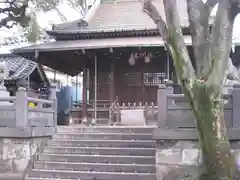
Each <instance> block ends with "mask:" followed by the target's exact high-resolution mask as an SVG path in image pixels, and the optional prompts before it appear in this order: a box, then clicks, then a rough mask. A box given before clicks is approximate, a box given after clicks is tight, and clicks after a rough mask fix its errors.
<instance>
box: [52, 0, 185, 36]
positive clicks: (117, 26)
mask: <svg viewBox="0 0 240 180" xmlns="http://www.w3.org/2000/svg"><path fill="white" fill-rule="evenodd" d="M97 1H98V0H96V2H95V4H94V5H93V7H92V9H93V8H94V12H93V13H92V12H91V9H90V10H89V13H92V15H91V17H90V18H85V19H84V18H83V19H84V20H86V22H87V25H86V24H85V25H84V21H83V20H78V21H73V22H70V23H66V24H60V25H55V26H54V30H53V31H55V32H62V33H73V32H74V33H76V32H80V33H84V32H100V31H107V32H108V31H127V30H144V29H146V30H148V29H156V25H155V23H154V22H153V20H152V19H151V18H150V17H149V16H148V14H147V13H145V12H144V11H143V1H142V0H99V1H101V2H97ZM153 1H154V3H156V4H157V7H159V9H158V11H159V12H160V13H161V14H162V16H163V18H165V15H164V8H163V2H162V1H163V0H153ZM97 3H99V4H97ZM177 3H178V8H179V15H180V17H181V24H182V26H183V27H188V24H189V23H188V18H187V17H188V16H187V5H186V0H177ZM94 6H95V7H94ZM86 16H88V15H86Z"/></svg>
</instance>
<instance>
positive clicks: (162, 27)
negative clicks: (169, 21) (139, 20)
mask: <svg viewBox="0 0 240 180" xmlns="http://www.w3.org/2000/svg"><path fill="white" fill-rule="evenodd" d="M143 11H145V12H146V13H147V14H148V15H149V16H150V17H151V18H152V20H153V21H154V22H155V24H156V25H157V27H158V29H159V31H160V34H161V36H162V38H163V39H164V40H165V41H167V39H168V29H167V25H166V23H165V22H164V20H163V18H162V16H161V15H160V13H159V12H158V10H157V8H156V5H154V3H153V1H152V0H147V1H145V2H144V4H143Z"/></svg>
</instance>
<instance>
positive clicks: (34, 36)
mask: <svg viewBox="0 0 240 180" xmlns="http://www.w3.org/2000/svg"><path fill="white" fill-rule="evenodd" d="M42 33H43V32H42V30H41V27H40V26H39V24H38V22H37V18H36V15H35V14H34V15H33V16H32V18H31V21H30V23H29V26H28V27H27V28H25V32H24V35H25V37H26V38H27V40H28V41H29V42H31V43H34V42H36V41H37V40H39V39H41V34H42Z"/></svg>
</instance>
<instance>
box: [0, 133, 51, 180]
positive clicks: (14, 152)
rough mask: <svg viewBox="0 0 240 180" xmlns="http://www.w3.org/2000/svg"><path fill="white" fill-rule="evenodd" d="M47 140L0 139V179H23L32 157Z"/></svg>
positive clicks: (41, 138) (42, 138) (39, 138)
mask: <svg viewBox="0 0 240 180" xmlns="http://www.w3.org/2000/svg"><path fill="white" fill-rule="evenodd" d="M49 138H50V137H38V138H0V179H1V180H3V179H4V180H6V179H9V180H15V179H23V176H24V174H25V171H26V169H27V168H28V166H31V162H32V160H33V159H34V155H35V154H36V152H39V151H40V149H41V147H43V146H44V145H45V144H46V141H47V140H48V139H49Z"/></svg>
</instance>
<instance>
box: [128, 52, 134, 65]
mask: <svg viewBox="0 0 240 180" xmlns="http://www.w3.org/2000/svg"><path fill="white" fill-rule="evenodd" d="M128 63H129V64H130V66H134V65H135V64H136V59H135V57H134V54H133V53H131V55H130V57H129V59H128Z"/></svg>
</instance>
